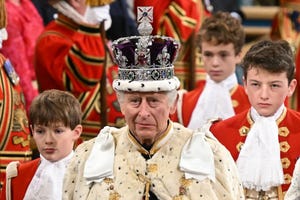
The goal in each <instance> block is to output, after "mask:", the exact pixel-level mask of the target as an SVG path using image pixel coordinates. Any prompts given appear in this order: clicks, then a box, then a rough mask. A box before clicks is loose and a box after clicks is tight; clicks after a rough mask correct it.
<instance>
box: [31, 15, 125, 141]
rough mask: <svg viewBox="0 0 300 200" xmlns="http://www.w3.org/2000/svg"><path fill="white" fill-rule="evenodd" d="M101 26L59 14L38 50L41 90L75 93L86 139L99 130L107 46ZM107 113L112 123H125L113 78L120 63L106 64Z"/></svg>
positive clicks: (37, 67) (43, 34)
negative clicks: (112, 84)
mask: <svg viewBox="0 0 300 200" xmlns="http://www.w3.org/2000/svg"><path fill="white" fill-rule="evenodd" d="M99 32H100V31H99V28H97V27H92V26H83V25H79V24H76V23H75V22H74V21H72V20H71V19H69V18H67V17H65V16H63V15H59V17H58V18H57V19H56V20H54V21H52V22H51V23H50V24H48V26H47V27H46V29H45V31H44V32H43V33H42V35H41V36H40V37H39V39H38V41H37V46H36V54H35V69H36V76H37V80H38V86H39V89H40V91H44V90H47V89H52V88H55V89H59V90H66V91H70V92H71V93H73V94H74V95H75V96H76V97H77V98H78V100H79V101H80V103H81V108H82V111H83V123H82V125H83V133H82V135H81V136H82V137H83V138H84V139H89V138H91V137H94V136H96V135H97V134H98V133H99V130H100V125H101V119H100V79H101V77H102V73H104V72H103V69H104V55H105V48H104V44H103V42H102V38H101V37H102V36H101V34H100V33H99ZM106 73H107V78H108V80H107V96H106V102H107V106H108V108H107V114H108V123H109V125H111V126H122V125H123V124H124V119H123V115H122V114H121V111H120V108H119V104H118V103H117V98H116V94H115V92H114V90H113V89H112V86H111V83H112V80H113V79H114V78H115V76H117V66H116V65H112V64H111V65H110V66H108V68H107V71H106Z"/></svg>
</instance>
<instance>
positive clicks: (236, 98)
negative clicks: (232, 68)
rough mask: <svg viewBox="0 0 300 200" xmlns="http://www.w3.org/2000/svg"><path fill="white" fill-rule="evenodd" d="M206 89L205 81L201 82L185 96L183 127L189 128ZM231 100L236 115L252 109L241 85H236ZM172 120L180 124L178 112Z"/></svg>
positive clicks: (183, 100) (182, 109) (182, 110)
mask: <svg viewBox="0 0 300 200" xmlns="http://www.w3.org/2000/svg"><path fill="white" fill-rule="evenodd" d="M204 87H205V81H200V82H199V83H198V85H197V88H196V89H194V90H192V91H190V92H187V93H184V94H183V98H182V106H181V112H182V121H183V125H184V126H185V127H187V126H188V125H189V123H190V120H191V116H192V113H193V110H194V109H195V107H196V104H197V101H198V99H199V97H200V95H201V94H202V92H203V89H204ZM231 100H232V106H233V109H234V112H235V113H236V114H237V113H240V112H242V111H244V110H246V109H248V108H250V103H249V100H248V96H247V95H246V93H245V90H244V88H243V86H241V85H236V87H235V88H234V89H232V91H231ZM171 119H172V120H173V121H176V122H178V121H179V118H178V112H176V113H175V114H174V115H172V116H171Z"/></svg>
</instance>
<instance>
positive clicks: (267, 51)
mask: <svg viewBox="0 0 300 200" xmlns="http://www.w3.org/2000/svg"><path fill="white" fill-rule="evenodd" d="M242 66H243V69H244V86H245V91H246V93H247V95H248V98H249V101H250V103H251V105H252V106H251V108H250V109H249V110H246V111H244V112H242V113H240V114H238V115H236V116H234V117H232V118H229V119H227V120H224V121H220V122H216V123H214V124H213V125H212V126H211V127H210V131H211V132H212V133H213V134H214V135H215V137H216V138H217V139H218V140H219V141H220V142H221V143H222V144H223V145H225V146H226V148H227V149H228V150H229V151H230V152H231V155H232V156H233V158H234V160H236V163H237V167H238V170H239V173H240V177H241V181H242V183H243V187H244V189H245V194H246V195H245V196H246V199H265V198H266V199H273V198H274V199H283V198H284V194H285V192H286V191H287V189H288V188H289V186H290V183H291V178H292V175H293V174H292V173H293V170H294V167H295V163H296V160H297V158H298V157H299V155H300V143H299V142H298V141H299V138H300V127H299V126H298V123H300V114H299V113H298V112H296V111H294V110H291V109H289V108H286V107H285V105H284V102H285V99H286V98H287V97H290V96H291V95H292V94H293V92H294V90H295V87H296V84H297V81H296V80H295V79H294V71H295V64H294V56H293V52H292V50H291V48H290V45H289V44H288V43H287V42H286V41H283V40H282V41H277V42H272V41H268V40H264V41H260V42H258V43H257V44H255V45H253V46H252V47H251V48H250V50H249V51H248V52H247V53H246V55H245V57H244V59H243V63H242Z"/></svg>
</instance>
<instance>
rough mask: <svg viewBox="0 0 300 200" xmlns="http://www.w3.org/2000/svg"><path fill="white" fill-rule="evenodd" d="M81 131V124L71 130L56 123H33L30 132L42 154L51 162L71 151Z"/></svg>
mask: <svg viewBox="0 0 300 200" xmlns="http://www.w3.org/2000/svg"><path fill="white" fill-rule="evenodd" d="M81 131H82V126H81V125H78V126H76V128H75V129H74V130H71V129H70V128H69V127H65V126H64V125H63V124H61V123H58V124H52V125H50V126H44V125H35V126H34V128H33V129H32V134H33V139H34V141H35V143H36V145H37V147H38V150H39V152H40V153H41V154H42V156H43V157H44V158H46V159H47V160H49V161H51V162H56V161H58V160H61V159H62V158H64V157H66V156H67V155H69V154H70V153H71V151H72V150H73V146H74V142H75V141H76V140H77V139H78V138H79V136H80V134H81Z"/></svg>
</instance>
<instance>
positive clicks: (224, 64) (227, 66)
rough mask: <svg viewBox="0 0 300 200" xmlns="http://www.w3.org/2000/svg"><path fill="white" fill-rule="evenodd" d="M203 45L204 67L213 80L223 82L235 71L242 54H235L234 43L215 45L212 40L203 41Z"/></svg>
mask: <svg viewBox="0 0 300 200" xmlns="http://www.w3.org/2000/svg"><path fill="white" fill-rule="evenodd" d="M201 47H202V51H201V56H202V61H203V64H204V69H205V71H206V72H207V73H208V75H209V76H210V78H211V79H212V80H213V81H215V82H221V81H223V80H225V79H226V78H227V77H229V76H230V75H231V74H233V73H235V67H236V64H238V63H239V62H240V61H241V55H240V54H238V55H235V51H234V46H233V44H232V43H230V44H219V45H215V44H213V43H212V42H202V43H201Z"/></svg>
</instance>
